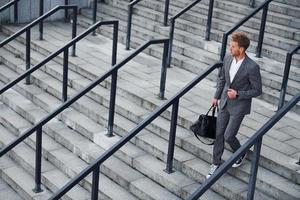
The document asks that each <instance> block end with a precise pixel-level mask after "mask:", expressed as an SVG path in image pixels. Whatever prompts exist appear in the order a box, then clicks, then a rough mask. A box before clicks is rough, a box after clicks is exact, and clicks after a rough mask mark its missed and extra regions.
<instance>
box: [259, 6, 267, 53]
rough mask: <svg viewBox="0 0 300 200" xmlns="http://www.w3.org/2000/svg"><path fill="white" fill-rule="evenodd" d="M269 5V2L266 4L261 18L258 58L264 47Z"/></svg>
mask: <svg viewBox="0 0 300 200" xmlns="http://www.w3.org/2000/svg"><path fill="white" fill-rule="evenodd" d="M268 6H269V3H267V4H266V5H265V6H264V9H263V13H262V18H261V25H260V31H259V37H258V43H257V48H256V57H258V58H260V57H261V49H262V43H263V40H264V33H265V26H266V21H267V14H268Z"/></svg>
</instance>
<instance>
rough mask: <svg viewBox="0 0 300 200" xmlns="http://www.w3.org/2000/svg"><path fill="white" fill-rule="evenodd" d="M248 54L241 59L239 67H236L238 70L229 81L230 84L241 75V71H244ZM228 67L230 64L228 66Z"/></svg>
mask: <svg viewBox="0 0 300 200" xmlns="http://www.w3.org/2000/svg"><path fill="white" fill-rule="evenodd" d="M248 59H249V58H248V56H247V55H246V57H245V59H244V60H243V62H242V64H241V66H240V68H239V69H238V71H237V72H236V74H235V76H234V78H233V80H232V82H231V85H232V84H233V83H234V81H235V80H236V79H237V78H238V77H239V76H240V75H241V73H242V72H243V71H244V68H245V67H246V65H247V61H248ZM229 67H230V66H229ZM228 73H229V70H228Z"/></svg>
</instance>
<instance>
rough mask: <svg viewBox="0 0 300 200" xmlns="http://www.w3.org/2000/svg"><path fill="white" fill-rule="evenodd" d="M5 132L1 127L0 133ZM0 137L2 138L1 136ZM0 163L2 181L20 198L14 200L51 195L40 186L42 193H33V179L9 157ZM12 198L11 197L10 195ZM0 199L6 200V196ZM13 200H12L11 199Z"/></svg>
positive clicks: (45, 197) (44, 197)
mask: <svg viewBox="0 0 300 200" xmlns="http://www.w3.org/2000/svg"><path fill="white" fill-rule="evenodd" d="M3 130H5V129H4V127H3V126H2V125H1V131H2V132H4V134H5V132H6V130H5V131H3ZM1 137H2V136H1ZM0 161H1V178H2V179H3V181H4V182H5V183H6V184H8V185H10V187H12V188H14V190H15V191H16V193H17V194H16V193H15V195H19V196H21V197H22V198H16V199H26V200H27V199H28V200H29V199H35V200H37V199H47V198H49V197H50V195H51V194H52V192H51V191H49V190H48V189H47V188H45V187H44V186H42V189H43V192H42V193H35V192H33V191H32V189H33V188H34V187H35V181H34V177H33V176H32V175H31V174H29V173H28V172H27V171H25V170H24V169H23V168H21V167H20V166H18V163H16V162H15V161H13V159H11V158H10V157H9V156H3V157H1V158H0ZM11 196H12V195H11ZM1 199H7V196H5V197H4V198H1ZM12 199H13V198H12Z"/></svg>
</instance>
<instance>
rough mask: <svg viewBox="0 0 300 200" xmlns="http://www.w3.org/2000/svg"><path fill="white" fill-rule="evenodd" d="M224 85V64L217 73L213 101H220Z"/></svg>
mask: <svg viewBox="0 0 300 200" xmlns="http://www.w3.org/2000/svg"><path fill="white" fill-rule="evenodd" d="M224 85H225V70H224V64H223V66H222V67H221V68H220V71H219V76H218V80H217V90H216V92H215V96H214V98H215V99H220V98H221V95H222V92H223V89H224Z"/></svg>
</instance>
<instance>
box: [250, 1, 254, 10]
mask: <svg viewBox="0 0 300 200" xmlns="http://www.w3.org/2000/svg"><path fill="white" fill-rule="evenodd" d="M249 6H250V7H251V8H254V7H255V0H250V3H249Z"/></svg>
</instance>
